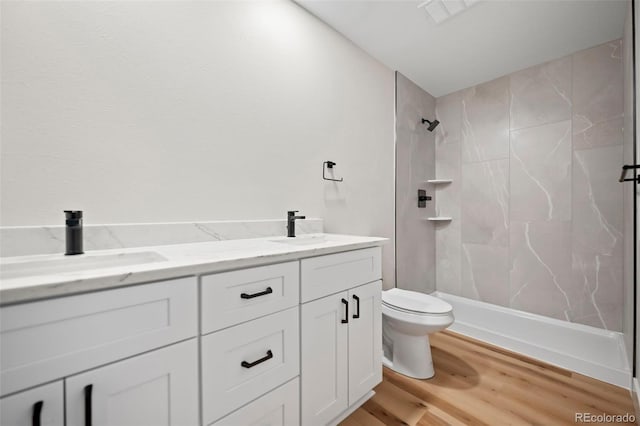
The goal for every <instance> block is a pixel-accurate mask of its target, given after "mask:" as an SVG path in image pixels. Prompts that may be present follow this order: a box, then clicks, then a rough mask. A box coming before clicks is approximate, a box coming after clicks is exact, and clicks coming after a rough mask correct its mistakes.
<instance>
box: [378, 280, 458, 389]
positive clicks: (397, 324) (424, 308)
mask: <svg viewBox="0 0 640 426" xmlns="http://www.w3.org/2000/svg"><path fill="white" fill-rule="evenodd" d="M453 319H454V318H453V308H452V307H451V305H450V304H448V303H447V302H445V301H444V300H441V299H438V298H437V297H434V296H429V295H427V294H423V293H418V292H415V291H409V290H401V289H399V288H392V289H390V290H387V291H383V292H382V343H383V349H384V357H383V363H384V365H385V366H387V367H389V368H390V369H392V370H393V371H397V372H398V373H401V374H404V375H405V376H409V377H415V378H417V379H428V378H430V377H433V375H434V374H435V372H434V370H433V361H432V360H431V346H430V344H429V334H432V333H435V332H437V331H441V330H444V329H445V328H447V327H449V326H450V325H451V324H452V323H453Z"/></svg>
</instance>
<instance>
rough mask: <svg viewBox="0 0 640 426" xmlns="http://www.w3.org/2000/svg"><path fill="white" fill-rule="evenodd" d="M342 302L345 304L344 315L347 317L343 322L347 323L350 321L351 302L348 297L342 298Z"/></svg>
mask: <svg viewBox="0 0 640 426" xmlns="http://www.w3.org/2000/svg"><path fill="white" fill-rule="evenodd" d="M342 303H343V304H344V317H345V318H346V319H343V320H341V321H340V322H341V323H342V324H346V323H348V322H349V302H348V301H347V299H342Z"/></svg>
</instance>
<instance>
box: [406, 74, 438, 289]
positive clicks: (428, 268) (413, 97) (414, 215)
mask: <svg viewBox="0 0 640 426" xmlns="http://www.w3.org/2000/svg"><path fill="white" fill-rule="evenodd" d="M435 103H436V102H435V98H434V97H432V96H431V95H429V94H428V93H427V92H425V91H424V90H422V89H421V88H420V87H418V86H417V85H415V84H414V83H413V82H412V81H411V80H409V79H408V78H406V77H405V76H403V75H402V74H400V73H398V72H396V285H397V286H398V287H399V288H403V289H407V290H415V291H420V292H423V293H430V292H432V291H434V290H435V288H436V276H435V271H436V268H435V247H436V243H435V229H434V225H433V223H432V222H429V221H427V220H426V218H427V217H429V216H434V215H435V202H434V201H427V203H426V204H427V206H426V208H418V204H417V203H418V193H417V191H418V189H424V190H426V191H427V195H431V196H433V195H434V188H433V185H431V184H427V182H426V181H427V179H433V178H434V176H435V136H436V134H435V132H429V131H428V130H427V126H426V125H424V124H422V122H421V119H422V118H426V119H429V120H433V118H434V117H435ZM434 199H435V197H434Z"/></svg>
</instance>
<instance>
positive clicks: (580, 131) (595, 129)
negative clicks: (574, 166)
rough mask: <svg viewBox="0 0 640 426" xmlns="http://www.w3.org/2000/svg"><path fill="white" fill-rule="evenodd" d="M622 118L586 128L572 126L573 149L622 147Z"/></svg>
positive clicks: (589, 125)
mask: <svg viewBox="0 0 640 426" xmlns="http://www.w3.org/2000/svg"><path fill="white" fill-rule="evenodd" d="M623 127H624V124H623V118H622V117H620V118H614V119H612V120H607V121H601V122H599V123H593V124H588V125H587V126H578V127H576V125H575V123H574V126H573V132H574V133H573V149H589V148H598V147H602V146H611V145H622V133H623Z"/></svg>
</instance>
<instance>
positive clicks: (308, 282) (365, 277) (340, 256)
mask: <svg viewBox="0 0 640 426" xmlns="http://www.w3.org/2000/svg"><path fill="white" fill-rule="evenodd" d="M381 251H382V250H381V248H380V247H372V248H367V249H362V250H354V251H347V252H344V253H337V254H330V255H327V256H318V257H312V258H309V259H302V260H301V261H300V275H301V279H302V286H301V301H302V302H303V303H304V302H308V301H310V300H314V299H319V298H320V297H324V296H326V295H329V294H333V293H337V292H339V291H343V290H346V289H349V288H351V287H355V286H358V285H361V284H366V283H370V282H372V281H377V280H379V279H381V278H382V270H381V266H380V255H381Z"/></svg>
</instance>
